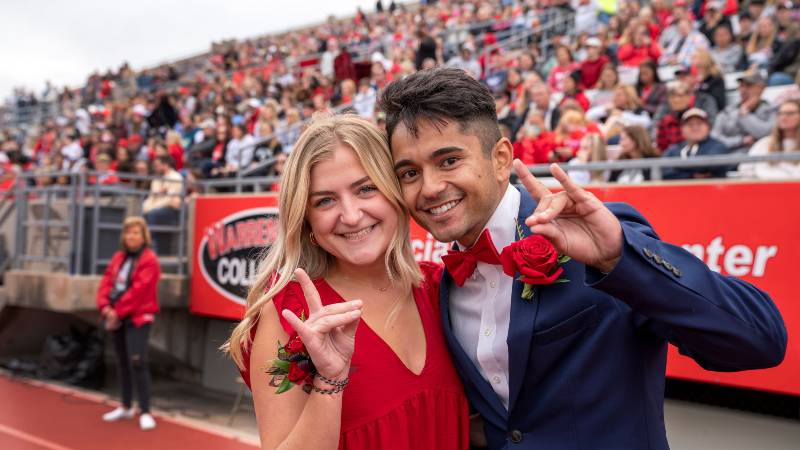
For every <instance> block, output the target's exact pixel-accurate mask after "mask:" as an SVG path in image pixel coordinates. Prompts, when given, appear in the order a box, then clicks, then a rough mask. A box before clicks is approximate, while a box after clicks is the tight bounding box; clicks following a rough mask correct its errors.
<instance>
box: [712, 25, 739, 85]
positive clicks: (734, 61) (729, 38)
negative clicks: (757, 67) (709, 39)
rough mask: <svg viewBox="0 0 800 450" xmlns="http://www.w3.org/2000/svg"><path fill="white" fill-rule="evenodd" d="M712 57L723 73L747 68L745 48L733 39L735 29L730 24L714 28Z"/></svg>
mask: <svg viewBox="0 0 800 450" xmlns="http://www.w3.org/2000/svg"><path fill="white" fill-rule="evenodd" d="M711 57H712V58H714V61H716V62H717V64H718V65H719V67H720V69H721V70H722V72H723V73H732V72H736V71H739V70H744V69H746V68H747V59H746V58H745V57H744V49H742V46H741V45H739V43H738V42H736V41H734V40H733V31H732V29H731V27H730V26H729V25H724V24H721V25H719V26H717V27H716V28H714V35H713V45H712V46H711Z"/></svg>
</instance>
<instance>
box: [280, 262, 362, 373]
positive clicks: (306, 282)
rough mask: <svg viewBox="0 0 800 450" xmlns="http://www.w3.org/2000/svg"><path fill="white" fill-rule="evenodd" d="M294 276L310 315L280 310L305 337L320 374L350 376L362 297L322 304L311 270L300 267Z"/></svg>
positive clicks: (302, 336)
mask: <svg viewBox="0 0 800 450" xmlns="http://www.w3.org/2000/svg"><path fill="white" fill-rule="evenodd" d="M294 276H295V278H296V279H297V282H298V283H300V286H301V287H302V288H303V294H304V295H305V297H306V302H307V303H308V312H309V316H308V318H307V319H306V320H305V321H303V320H300V318H299V317H297V316H296V315H295V314H294V313H293V312H292V311H290V310H288V309H284V310H283V311H282V312H281V314H282V315H283V317H284V319H286V321H287V322H289V324H290V325H291V326H292V328H294V330H295V331H296V332H297V334H298V336H300V339H302V340H303V344H304V345H305V347H306V350H308V354H309V356H311V360H312V361H313V362H314V366H315V367H316V368H317V372H319V374H320V375H322V376H324V377H327V378H330V379H334V380H338V379H343V378H347V374H348V372H349V370H350V360H351V358H352V357H353V349H354V348H355V336H356V327H357V326H358V322H359V319H360V318H361V306H362V305H363V303H362V301H361V300H351V301H349V302H344V303H336V304H333V305H328V306H323V305H322V301H321V300H320V298H319V293H318V292H317V289H316V287H314V283H312V282H311V279H310V278H309V277H308V274H307V273H306V272H305V271H304V270H303V269H297V270H295V272H294Z"/></svg>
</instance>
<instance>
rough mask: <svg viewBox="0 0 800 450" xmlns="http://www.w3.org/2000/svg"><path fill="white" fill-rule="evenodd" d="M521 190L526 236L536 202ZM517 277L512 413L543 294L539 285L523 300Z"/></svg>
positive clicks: (510, 345)
mask: <svg viewBox="0 0 800 450" xmlns="http://www.w3.org/2000/svg"><path fill="white" fill-rule="evenodd" d="M519 191H520V203H519V215H518V217H517V223H518V224H519V225H520V228H521V230H522V234H523V236H522V237H523V238H525V237H527V236H530V235H531V231H530V228H528V226H527V225H525V219H527V218H528V216H529V215H530V214H531V213H532V212H533V211H534V209H535V208H536V201H535V200H534V199H533V198H532V197H531V196H530V195H529V194H528V192H527V191H526V190H525V189H519ZM517 239H519V235H517ZM518 276H519V275H516V276H515V277H514V284H513V288H512V291H511V322H510V323H509V325H508V339H506V343H507V344H508V388H509V394H508V395H509V398H508V410H509V412H510V411H513V409H514V405H515V403H516V401H517V397H518V396H519V391H520V389H521V388H522V384H523V381H524V378H525V368H526V367H527V366H528V358H529V356H530V350H531V340H532V337H533V325H534V323H535V322H536V314H537V313H538V311H539V301H538V300H539V296H540V295H541V288H537V289H536V290H535V291H534V295H533V298H532V299H530V300H528V299H523V298H522V289H523V287H524V284H523V283H522V282H521V281H518V280H517V278H518Z"/></svg>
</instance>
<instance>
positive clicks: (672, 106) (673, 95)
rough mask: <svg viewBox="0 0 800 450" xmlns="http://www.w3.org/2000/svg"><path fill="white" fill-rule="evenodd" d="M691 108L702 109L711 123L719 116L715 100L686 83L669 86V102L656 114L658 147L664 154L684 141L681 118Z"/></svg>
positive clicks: (677, 81) (679, 81)
mask: <svg viewBox="0 0 800 450" xmlns="http://www.w3.org/2000/svg"><path fill="white" fill-rule="evenodd" d="M690 108H700V109H702V110H704V111H706V113H707V114H708V118H709V122H711V121H713V120H714V117H715V116H716V114H717V105H716V102H715V101H714V99H713V98H711V97H710V96H708V95H706V94H703V93H696V92H695V91H694V87H693V86H690V85H689V84H687V83H686V82H685V81H681V80H676V81H672V82H670V83H669V84H668V85H667V102H666V104H665V105H662V107H661V108H660V109H659V111H658V112H657V113H656V117H655V121H656V123H657V124H658V125H657V126H656V145H657V147H658V148H659V150H661V151H662V152H663V151H665V150H666V149H667V148H669V147H670V146H671V145H673V144H677V143H679V142H681V141H683V134H682V131H681V116H682V115H683V113H685V112H686V111H688V110H689V109H690Z"/></svg>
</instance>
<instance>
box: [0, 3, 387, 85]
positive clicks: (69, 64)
mask: <svg viewBox="0 0 800 450" xmlns="http://www.w3.org/2000/svg"><path fill="white" fill-rule="evenodd" d="M375 2H376V0H335V1H331V0H134V1H117V0H78V1H73V0H67V1H60V0H50V1H45V0H3V1H2V4H1V5H0V64H2V69H0V100H2V99H5V98H6V97H7V96H8V95H9V94H10V93H11V91H12V88H13V87H15V86H20V85H24V86H26V87H27V88H33V89H35V90H36V91H37V92H41V89H42V88H43V87H44V84H45V80H51V81H52V82H53V83H55V84H56V85H57V86H63V85H68V86H80V85H82V84H83V82H85V80H86V77H87V76H88V75H89V74H90V73H91V72H92V71H94V70H101V71H105V70H106V69H108V68H115V69H116V68H117V67H118V66H119V65H120V64H121V63H122V62H123V61H129V62H130V64H131V65H132V66H133V68H134V70H138V69H140V68H142V67H149V66H152V65H156V64H158V63H159V62H163V61H168V60H172V59H177V58H181V57H185V56H191V55H193V54H197V53H201V52H203V51H207V50H208V49H209V47H210V44H211V42H212V41H218V40H221V39H227V38H234V37H236V38H241V37H251V36H257V35H260V34H264V33H267V32H270V31H282V30H285V29H288V28H290V27H292V26H298V25H304V24H313V23H317V22H320V21H322V20H325V18H326V17H327V16H328V15H331V14H334V15H336V16H337V17H341V16H344V15H351V14H353V13H354V12H355V10H356V6H361V7H362V9H363V10H364V11H366V12H371V11H373V10H374V8H375ZM388 4H389V0H384V5H388Z"/></svg>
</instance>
